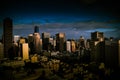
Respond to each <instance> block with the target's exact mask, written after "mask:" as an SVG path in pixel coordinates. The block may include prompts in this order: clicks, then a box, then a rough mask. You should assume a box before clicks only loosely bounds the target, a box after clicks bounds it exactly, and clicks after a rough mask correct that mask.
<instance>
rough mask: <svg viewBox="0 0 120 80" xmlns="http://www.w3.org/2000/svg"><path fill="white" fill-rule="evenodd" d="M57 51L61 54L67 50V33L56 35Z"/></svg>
mask: <svg viewBox="0 0 120 80" xmlns="http://www.w3.org/2000/svg"><path fill="white" fill-rule="evenodd" d="M56 50H57V51H60V52H62V51H64V50H65V33H58V34H56Z"/></svg>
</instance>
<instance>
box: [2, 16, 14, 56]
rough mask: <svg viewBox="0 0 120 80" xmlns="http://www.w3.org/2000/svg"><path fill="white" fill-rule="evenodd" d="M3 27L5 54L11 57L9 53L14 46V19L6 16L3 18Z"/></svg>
mask: <svg viewBox="0 0 120 80" xmlns="http://www.w3.org/2000/svg"><path fill="white" fill-rule="evenodd" d="M3 28H4V38H3V42H4V54H5V57H7V58H8V57H9V55H11V54H10V53H9V51H10V48H11V47H12V41H13V40H12V33H13V32H12V30H13V23H12V19H10V18H5V19H4V20H3Z"/></svg>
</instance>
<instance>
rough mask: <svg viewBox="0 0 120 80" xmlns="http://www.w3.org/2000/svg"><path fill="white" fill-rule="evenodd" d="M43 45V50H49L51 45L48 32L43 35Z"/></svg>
mask: <svg viewBox="0 0 120 80" xmlns="http://www.w3.org/2000/svg"><path fill="white" fill-rule="evenodd" d="M42 43H43V50H48V49H49V44H50V33H47V32H44V33H42Z"/></svg>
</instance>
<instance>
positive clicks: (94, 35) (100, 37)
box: [91, 31, 104, 41]
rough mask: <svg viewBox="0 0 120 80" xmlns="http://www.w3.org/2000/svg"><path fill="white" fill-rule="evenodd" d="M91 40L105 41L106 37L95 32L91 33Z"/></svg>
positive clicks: (101, 33)
mask: <svg viewBox="0 0 120 80" xmlns="http://www.w3.org/2000/svg"><path fill="white" fill-rule="evenodd" d="M91 40H93V41H103V40H104V35H103V32H98V31H96V32H93V33H91Z"/></svg>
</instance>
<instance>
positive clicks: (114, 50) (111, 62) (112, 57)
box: [105, 40, 119, 68]
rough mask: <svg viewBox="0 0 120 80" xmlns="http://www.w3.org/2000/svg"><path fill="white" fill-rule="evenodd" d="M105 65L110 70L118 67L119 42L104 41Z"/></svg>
mask: <svg viewBox="0 0 120 80" xmlns="http://www.w3.org/2000/svg"><path fill="white" fill-rule="evenodd" d="M105 65H106V67H110V68H116V67H118V66H119V41H117V40H113V41H110V40H106V41H105Z"/></svg>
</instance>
